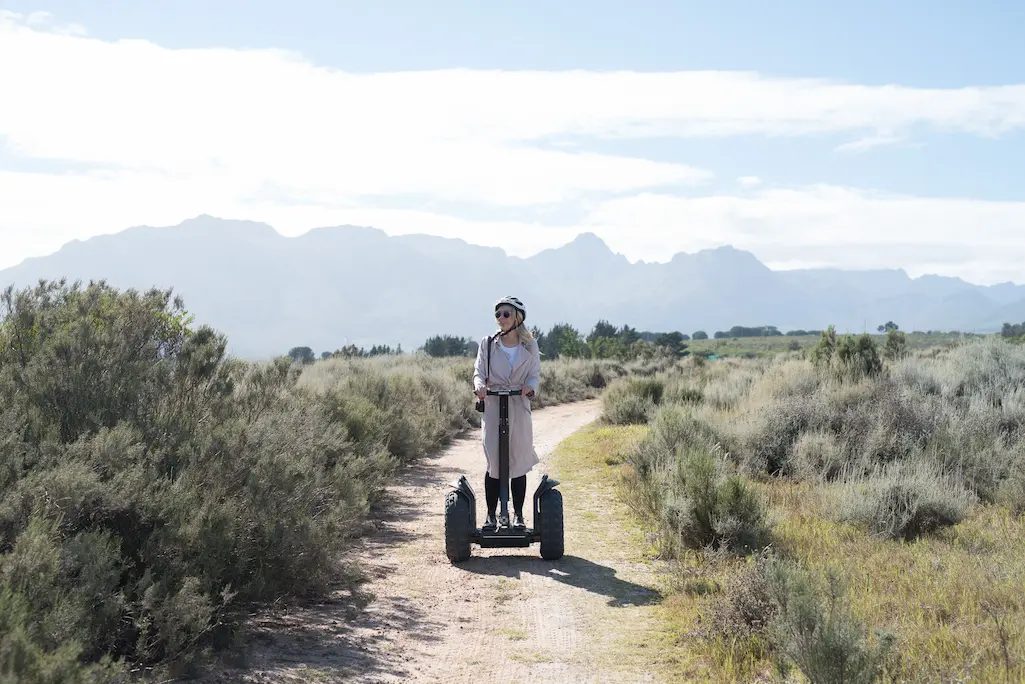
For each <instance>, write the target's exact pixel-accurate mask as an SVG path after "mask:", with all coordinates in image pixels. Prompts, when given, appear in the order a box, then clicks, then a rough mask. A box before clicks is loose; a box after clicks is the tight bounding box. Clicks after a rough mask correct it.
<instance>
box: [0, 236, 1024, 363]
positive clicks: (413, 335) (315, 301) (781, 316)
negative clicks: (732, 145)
mask: <svg viewBox="0 0 1025 684" xmlns="http://www.w3.org/2000/svg"><path fill="white" fill-rule="evenodd" d="M41 278H46V279H59V278H67V279H68V280H69V281H74V280H82V281H83V282H88V281H89V280H90V279H92V280H100V279H103V280H106V281H107V282H108V283H110V284H111V285H114V286H117V287H120V288H130V287H134V288H136V289H148V288H150V287H159V288H173V289H174V291H175V292H176V293H178V294H180V295H182V297H183V298H184V299H185V303H186V306H187V308H188V309H189V311H190V312H192V313H193V314H194V315H195V316H196V321H197V323H207V324H210V325H211V326H213V327H215V328H217V329H218V330H220V331H222V332H224V333H225V334H227V336H228V339H229V344H230V351H231V352H232V353H233V354H235V355H237V356H241V357H245V358H267V357H270V356H273V355H276V354H282V353H284V352H286V351H288V350H289V349H290V348H292V347H295V346H309V347H311V348H313V349H314V350H315V351H316V352H317V353H318V354H319V352H320V351H333V350H335V349H338V348H340V347H342V346H344V345H346V344H356V345H358V346H365V347H368V348H369V347H370V346H371V345H374V344H387V345H391V346H392V347H394V346H396V345H397V344H401V345H402V347H403V348H404V349H406V350H411V349H414V348H416V347H419V346H420V345H422V344H423V342H424V341H425V340H426V339H427V338H429V337H431V336H433V335H438V334H451V335H459V336H469V337H472V338H473V339H475V340H476V339H479V338H480V337H481V336H482V335H485V334H488V333H490V332H491V331H492V330H493V329H494V319H493V317H492V303H493V302H494V300H496V299H498V298H499V297H501V296H503V295H506V294H515V295H517V296H519V297H520V298H521V299H522V300H523V301H524V302H525V304H526V305H527V307H528V315H527V323H528V325H530V324H533V325H537V326H538V327H539V328H541V329H542V330H547V329H549V328H550V327H551V326H552V325H553V324H555V323H558V322H566V323H570V324H571V325H573V326H575V327H576V328H577V329H578V330H580V331H581V332H582V333H583V334H586V333H587V332H589V331H590V329H591V327H592V326H593V325H594V324H595V323H596V322H597V321H598V320H600V319H605V320H607V321H609V322H611V323H613V324H614V325H617V326H618V325H622V324H624V323H625V324H629V325H630V326H632V327H634V328H636V329H638V330H650V331H673V330H678V331H680V332H683V333H687V334H692V333H693V332H694V331H696V330H705V331H707V332H708V334H709V335H711V334H712V333H713V332H714V331H716V330H728V329H729V328H731V327H732V326H734V325H744V326H759V325H775V326H776V327H778V328H779V329H780V330H782V331H784V332H785V331H787V330H791V329H821V328H824V327H825V326H827V325H829V324H833V325H835V326H836V328H837V331H838V332H844V331H850V332H862V331H863V330H865V329H867V330H869V331H870V332H871V331H874V330H875V329H876V327H877V326H878V325H880V324H882V323H885V322H886V321H891V320H892V321H895V322H896V323H897V324H898V325H899V326H900V327H901V329H903V330H912V329H914V330H944V331H949V330H962V331H974V332H995V331H998V330H999V329H1000V327H1001V326H1002V324H1003V323H1004V322H1012V323H1016V322H1021V321H1025V286H1023V285H1016V284H1014V283H1001V284H998V285H990V286H982V285H975V284H972V283H968V282H966V281H964V280H962V279H960V278H953V277H947V276H937V275H925V276H921V277H918V278H911V277H909V276H908V274H907V273H906V272H905V271H904V270H902V269H887V270H867V271H845V270H839V269H799V270H787V271H774V270H772V269H770V268H768V267H767V266H765V264H763V263H761V262H760V261H759V260H758V259H757V258H756V257H755V256H754V255H753V254H751V253H750V252H746V251H743V250H739V249H736V248H734V247H732V246H728V245H727V246H722V247H718V248H715V249H708V250H703V251H700V252H696V253H694V254H686V253H678V254H676V255H674V256H673V257H672V259H671V260H669V261H668V262H666V263H647V262H636V263H631V262H630V261H628V260H627V259H626V257H624V256H623V255H621V254H616V253H614V252H612V251H611V250H610V249H609V248H608V247H607V246H606V245H605V243H604V242H602V240H601V239H600V238H598V237H597V236H596V235H594V234H593V233H583V234H581V235H579V236H578V237H577V238H576V239H574V240H573V241H572V242H570V243H568V244H566V245H563V246H561V247H558V248H553V249H547V250H544V251H542V252H540V253H538V254H535V255H533V256H531V257H527V258H522V257H515V256H509V255H507V254H506V253H505V252H504V251H502V250H501V249H498V248H494V247H482V246H477V245H472V244H469V243H467V242H465V241H463V240H458V239H451V238H441V237H433V236H428V235H405V236H388V235H387V234H386V233H384V232H383V231H381V230H378V229H375V228H367V227H358V226H338V227H330V228H316V229H313V230H311V231H309V232H307V233H305V234H303V235H301V236H299V237H284V236H282V235H280V234H279V233H278V232H276V231H275V230H274V229H273V228H272V227H271V226H269V225H267V224H264V223H257V222H251V221H237V220H227V219H220V218H215V217H211V216H199V217H196V218H194V219H190V220H187V221H185V222H183V223H181V224H179V225H177V226H168V227H151V226H139V227H134V228H129V229H127V230H123V231H121V232H118V233H115V234H112V235H104V236H99V237H94V238H91V239H88V240H84V241H79V240H75V241H72V242H70V243H68V244H66V245H64V246H63V247H62V248H61V249H60V250H58V251H57V252H55V253H54V254H51V255H48V256H43V257H35V258H31V259H26V260H25V261H23V262H22V263H21V264H19V265H17V266H14V267H12V268H8V269H6V270H0V287H6V286H8V285H14V286H16V287H18V288H22V287H28V286H32V285H35V284H36V283H37V282H38V280H39V279H41Z"/></svg>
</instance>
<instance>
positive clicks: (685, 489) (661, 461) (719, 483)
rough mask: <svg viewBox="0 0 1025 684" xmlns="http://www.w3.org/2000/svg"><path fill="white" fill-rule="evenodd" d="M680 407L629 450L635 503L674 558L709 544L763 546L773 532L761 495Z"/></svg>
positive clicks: (667, 413)
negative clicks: (655, 529) (632, 451)
mask: <svg viewBox="0 0 1025 684" xmlns="http://www.w3.org/2000/svg"><path fill="white" fill-rule="evenodd" d="M680 411H681V409H679V408H678V407H667V408H666V409H663V410H661V411H659V416H658V418H656V423H655V426H654V429H653V430H652V431H651V432H650V433H649V435H648V436H647V437H646V438H645V439H643V440H642V441H641V442H640V443H639V444H638V446H637V447H636V449H635V451H634V453H632V454H631V455H630V458H629V459H628V460H629V463H630V464H631V465H632V466H633V473H632V475H631V476H630V478H632V479H630V480H628V491H629V492H630V495H631V503H632V505H633V506H634V508H635V510H638V512H640V513H641V515H643V516H645V517H647V518H648V519H650V520H652V521H653V522H655V523H656V526H657V529H658V531H659V535H660V537H661V544H662V547H663V554H664V555H667V556H670V557H674V556H678V555H679V554H680V553H681V552H682V551H683V550H684V549H698V548H704V547H706V546H711V547H712V548H719V547H724V548H727V549H730V550H734V551H741V550H750V549H755V548H759V547H761V546H762V545H763V544H764V543H765V542H766V541H767V539H768V535H769V526H768V521H767V512H766V509H765V505H764V503H763V501H762V499H761V497H760V496H759V495H758V494H757V492H756V491H755V490H754V489H753V488H752V487H751V485H750V484H748V483H747V482H746V481H745V480H744V478H743V477H741V476H740V475H738V474H736V473H734V472H732V468H731V464H730V462H729V461H728V459H727V458H725V455H724V453H723V452H722V450H721V448H720V447H718V446H713V445H711V444H709V443H708V442H705V443H704V444H703V443H702V441H703V440H701V439H700V438H699V437H698V435H699V434H700V433H701V432H702V428H701V427H699V424H697V423H695V422H693V421H689V420H688V419H687V418H686V417H684V416H683V415H682V414H681V412H680ZM688 433H689V435H688ZM685 435H688V436H685Z"/></svg>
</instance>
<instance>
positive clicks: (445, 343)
mask: <svg viewBox="0 0 1025 684" xmlns="http://www.w3.org/2000/svg"><path fill="white" fill-rule="evenodd" d="M422 349H423V350H424V352H426V353H427V355H428V356H435V357H440V356H473V355H474V354H475V353H476V351H477V343H476V342H474V341H473V340H471V339H470V338H463V337H455V336H453V335H435V336H433V337H430V338H428V339H427V341H426V342H424V346H423V347H422Z"/></svg>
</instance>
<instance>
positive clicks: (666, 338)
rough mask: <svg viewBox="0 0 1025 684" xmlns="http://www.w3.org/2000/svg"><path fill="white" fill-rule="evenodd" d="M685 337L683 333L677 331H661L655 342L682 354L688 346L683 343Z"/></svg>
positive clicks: (678, 354)
mask: <svg viewBox="0 0 1025 684" xmlns="http://www.w3.org/2000/svg"><path fill="white" fill-rule="evenodd" d="M684 337H685V336H684V335H683V333H680V332H676V331H674V332H670V333H659V334H658V335H656V336H655V344H656V345H658V346H659V347H664V348H665V349H668V350H669V351H670V352H672V353H673V354H674V355H676V356H680V355H682V354H683V350H684V349H686V348H687V345H685V344H684V343H683V339H684Z"/></svg>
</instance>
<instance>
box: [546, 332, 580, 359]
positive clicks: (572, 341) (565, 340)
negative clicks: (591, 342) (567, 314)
mask: <svg viewBox="0 0 1025 684" xmlns="http://www.w3.org/2000/svg"><path fill="white" fill-rule="evenodd" d="M540 349H541V353H542V354H544V355H545V357H547V358H549V359H557V358H559V357H560V356H567V357H570V358H585V357H586V356H587V355H588V346H587V343H586V342H585V341H584V340H583V339H581V337H580V333H579V332H578V331H577V329H576V328H574V327H573V326H572V325H570V324H569V323H556V324H555V325H553V326H552V329H551V330H549V331H548V334H547V335H545V339H544V343H543V344H541V346H540Z"/></svg>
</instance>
